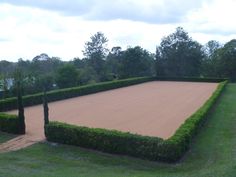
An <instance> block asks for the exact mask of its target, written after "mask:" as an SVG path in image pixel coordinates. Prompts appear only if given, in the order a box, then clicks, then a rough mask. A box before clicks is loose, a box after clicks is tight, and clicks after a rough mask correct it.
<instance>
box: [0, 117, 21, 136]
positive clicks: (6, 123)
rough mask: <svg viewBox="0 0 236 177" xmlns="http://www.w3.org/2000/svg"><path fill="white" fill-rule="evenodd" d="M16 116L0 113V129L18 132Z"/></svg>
mask: <svg viewBox="0 0 236 177" xmlns="http://www.w3.org/2000/svg"><path fill="white" fill-rule="evenodd" d="M18 124H19V120H18V116H16V115H10V114H4V113H0V131H3V132H8V133H14V134H18V127H19V126H18Z"/></svg>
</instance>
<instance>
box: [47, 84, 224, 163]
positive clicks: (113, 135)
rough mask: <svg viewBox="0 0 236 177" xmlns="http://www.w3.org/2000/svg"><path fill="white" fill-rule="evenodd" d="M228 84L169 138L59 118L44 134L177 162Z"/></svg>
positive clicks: (71, 142) (111, 149)
mask: <svg viewBox="0 0 236 177" xmlns="http://www.w3.org/2000/svg"><path fill="white" fill-rule="evenodd" d="M226 84H227V81H224V82H222V83H220V84H219V86H218V87H217V89H216V90H215V92H214V93H213V94H212V96H211V97H210V98H209V99H208V100H207V101H206V103H205V104H204V105H203V106H202V107H200V108H199V109H198V111H197V112H195V113H194V114H193V115H192V116H190V117H189V118H188V119H187V120H186V121H185V122H184V123H183V124H182V125H181V126H180V127H179V128H178V129H177V131H176V132H175V134H174V135H173V136H172V137H170V138H169V139H167V140H163V139H161V138H158V137H148V136H141V135H136V134H131V133H123V132H119V131H115V130H105V129H98V128H87V127H79V126H75V125H68V124H64V123H59V122H50V123H49V124H48V125H46V127H45V135H46V138H47V140H48V141H54V142H58V143H64V144H70V145H77V146H81V147H85V148H91V149H96V150H100V151H104V152H109V153H115V154H125V155H130V156H134V157H139V158H143V159H149V160H155V161H156V160H158V161H164V162H176V161H178V160H179V159H180V158H181V157H182V156H183V155H184V153H185V152H186V151H187V150H188V149H189V147H190V145H191V142H192V140H193V138H194V136H195V135H196V133H197V132H198V130H199V128H200V127H201V126H202V124H203V123H204V121H205V120H206V117H207V114H208V113H209V110H210V108H211V107H212V106H213V104H214V103H215V102H216V100H217V98H218V97H219V95H220V94H221V92H222V90H223V89H224V87H225V85H226Z"/></svg>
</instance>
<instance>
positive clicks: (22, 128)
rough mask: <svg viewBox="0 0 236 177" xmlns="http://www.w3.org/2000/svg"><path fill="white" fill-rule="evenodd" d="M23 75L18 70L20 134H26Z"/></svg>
mask: <svg viewBox="0 0 236 177" xmlns="http://www.w3.org/2000/svg"><path fill="white" fill-rule="evenodd" d="M22 89H23V88H22V76H21V72H20V71H18V72H17V104H18V119H19V127H18V128H19V129H18V132H19V133H20V134H25V115H24V106H23V100H22Z"/></svg>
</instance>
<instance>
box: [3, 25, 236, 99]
mask: <svg viewBox="0 0 236 177" xmlns="http://www.w3.org/2000/svg"><path fill="white" fill-rule="evenodd" d="M107 43H108V39H107V38H106V37H105V35H104V34H103V33H101V32H97V33H96V34H94V35H93V36H91V38H90V40H89V41H87V42H86V43H85V45H84V50H83V54H84V58H74V59H73V60H71V61H62V60H61V59H60V58H58V57H49V56H48V55H47V54H44V53H43V54H40V55H38V56H36V57H34V58H33V59H32V60H23V59H19V60H18V62H9V61H6V60H1V61H0V88H1V90H3V91H4V92H3V93H4V94H2V95H1V97H4V98H6V97H11V96H16V87H17V85H16V83H15V82H14V78H16V77H17V76H16V75H17V73H18V72H19V71H20V72H21V74H22V83H23V87H24V92H23V94H32V93H36V92H41V91H42V90H43V89H45V88H46V90H52V89H57V88H66V87H73V86H78V85H85V84H91V83H96V82H102V81H111V80H115V79H124V78H130V77H139V76H155V75H157V76H167V77H173V76H174V77H226V78H230V79H231V80H232V81H235V80H236V40H235V39H233V40H231V41H229V42H227V43H226V44H224V45H223V44H220V43H219V42H217V41H214V40H211V41H209V42H208V43H207V44H205V45H201V44H200V43H198V42H197V41H195V40H193V39H192V38H191V37H190V36H189V34H188V33H187V32H186V31H185V30H184V29H183V28H181V27H178V28H176V31H175V32H174V33H172V34H170V35H168V36H166V37H163V38H162V40H161V43H160V45H159V46H157V47H156V53H151V52H149V51H148V50H146V49H143V48H142V47H140V46H135V47H128V48H127V49H125V50H124V49H122V48H121V47H120V46H115V47H113V48H112V49H111V50H108V48H107ZM16 71H17V72H16ZM10 79H12V80H10ZM11 81H12V85H11ZM9 85H10V86H9Z"/></svg>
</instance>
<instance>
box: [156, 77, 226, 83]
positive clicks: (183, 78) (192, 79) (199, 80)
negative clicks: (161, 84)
mask: <svg viewBox="0 0 236 177" xmlns="http://www.w3.org/2000/svg"><path fill="white" fill-rule="evenodd" d="M156 80H159V81H186V82H213V83H214V82H217V83H218V82H223V81H226V80H227V78H214V77H207V78H204V77H203V78H201V77H156Z"/></svg>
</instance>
